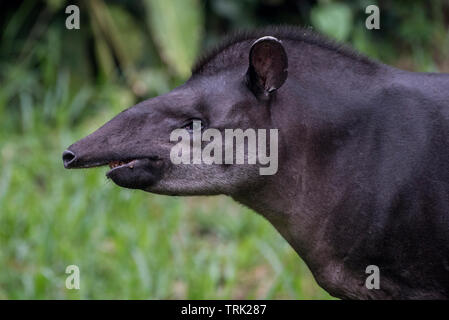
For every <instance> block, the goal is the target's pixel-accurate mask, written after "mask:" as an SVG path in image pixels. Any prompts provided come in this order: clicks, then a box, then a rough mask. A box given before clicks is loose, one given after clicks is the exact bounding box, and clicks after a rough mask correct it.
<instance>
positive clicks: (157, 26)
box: [145, 0, 203, 78]
mask: <svg viewBox="0 0 449 320" xmlns="http://www.w3.org/2000/svg"><path fill="white" fill-rule="evenodd" d="M145 4H146V9H147V20H148V25H149V26H150V31H151V34H152V35H153V37H154V39H155V42H156V45H157V47H158V49H159V51H160V55H161V57H162V59H163V60H164V62H165V63H167V64H168V65H169V66H170V67H171V68H172V69H173V70H174V71H175V72H176V73H177V74H178V75H179V76H181V77H184V78H185V77H188V76H189V75H190V69H191V66H192V64H193V62H194V60H195V58H196V55H197V54H198V49H199V45H200V39H201V30H202V25H203V15H202V13H203V10H202V8H200V5H199V1H197V0H146V1H145Z"/></svg>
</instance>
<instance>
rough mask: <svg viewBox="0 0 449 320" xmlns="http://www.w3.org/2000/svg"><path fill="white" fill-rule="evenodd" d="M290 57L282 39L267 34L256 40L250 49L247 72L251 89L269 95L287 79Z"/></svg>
mask: <svg viewBox="0 0 449 320" xmlns="http://www.w3.org/2000/svg"><path fill="white" fill-rule="evenodd" d="M287 68H288V58H287V53H286V52H285V49H284V46H283V45H282V43H281V41H280V40H278V39H276V38H275V37H271V36H266V37H262V38H260V39H258V40H256V41H255V42H254V43H253V45H252V46H251V49H250V51H249V68H248V72H247V77H248V82H249V86H250V89H251V90H252V91H253V92H254V93H255V94H261V93H262V94H265V95H268V94H270V93H272V92H274V91H275V90H277V89H279V88H280V87H281V86H282V85H283V84H284V82H285V80H286V79H287V74H288V73H287Z"/></svg>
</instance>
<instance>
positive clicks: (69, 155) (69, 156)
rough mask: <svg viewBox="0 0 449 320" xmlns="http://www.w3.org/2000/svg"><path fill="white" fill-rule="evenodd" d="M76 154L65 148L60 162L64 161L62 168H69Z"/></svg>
mask: <svg viewBox="0 0 449 320" xmlns="http://www.w3.org/2000/svg"><path fill="white" fill-rule="evenodd" d="M75 159H76V155H75V153H73V152H72V151H70V150H65V151H64V152H63V153H62V162H63V163H64V168H66V169H70V168H71V165H72V164H73V163H74V162H75Z"/></svg>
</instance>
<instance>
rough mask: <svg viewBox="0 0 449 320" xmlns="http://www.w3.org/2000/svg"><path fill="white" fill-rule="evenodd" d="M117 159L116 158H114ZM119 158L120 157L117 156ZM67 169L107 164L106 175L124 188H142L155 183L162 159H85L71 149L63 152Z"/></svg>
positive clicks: (160, 171) (159, 173) (159, 174)
mask: <svg viewBox="0 0 449 320" xmlns="http://www.w3.org/2000/svg"><path fill="white" fill-rule="evenodd" d="M116 159H117V158H116ZM119 159H120V158H119ZM63 161H64V166H65V167H66V168H68V169H74V168H93V167H101V166H109V168H110V170H109V171H108V172H107V173H106V177H108V178H109V179H111V180H112V181H114V183H116V184H117V185H119V186H121V187H125V188H132V189H144V188H147V187H148V186H151V185H152V184H153V183H155V182H156V181H157V180H159V178H160V177H161V174H162V160H161V159H160V158H158V157H151V156H149V157H144V158H142V157H129V158H124V159H121V160H115V159H114V160H107V157H105V159H98V158H96V159H92V158H91V159H86V158H85V157H77V156H76V155H75V153H74V152H73V151H70V150H66V151H65V152H64V154H63Z"/></svg>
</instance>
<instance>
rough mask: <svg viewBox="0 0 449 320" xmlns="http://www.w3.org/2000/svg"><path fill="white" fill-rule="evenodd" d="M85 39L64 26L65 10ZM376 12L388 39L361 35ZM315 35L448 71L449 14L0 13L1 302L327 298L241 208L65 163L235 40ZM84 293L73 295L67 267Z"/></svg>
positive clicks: (214, 8) (201, 5)
mask: <svg viewBox="0 0 449 320" xmlns="http://www.w3.org/2000/svg"><path fill="white" fill-rule="evenodd" d="M69 4H77V5H78V6H79V7H80V9H81V29H80V30H67V29H66V28H65V19H66V17H67V15H66V14H65V7H66V6H67V5H69ZM369 4H377V5H378V6H379V7H380V8H381V29H380V30H375V31H368V30H366V28H365V27H364V24H365V19H366V17H367V15H366V14H365V7H366V6H367V5H369ZM278 23H282V24H294V25H302V26H306V27H313V28H315V29H317V30H319V31H321V32H322V33H325V34H327V35H329V36H330V37H334V38H337V39H338V40H340V41H344V42H348V43H350V44H351V45H352V46H354V47H355V48H356V49H358V50H360V51H361V52H363V53H365V54H367V55H369V56H371V57H373V58H376V59H379V60H381V61H383V62H386V63H389V64H393V65H396V66H399V67H402V68H405V69H408V70H416V71H440V72H449V36H448V33H449V2H448V1H443V0H439V1H438V0H436V1H405V0H404V1H380V0H379V1H374V0H369V1H365V0H358V1H347V2H344V1H330V0H329V1H311V0H310V1H289V0H262V1H256V0H209V1H204V2H200V1H197V0H138V1H124V0H123V1H122V0H115V1H104V0H89V1H70V2H69V1H64V0H47V1H42V0H41V1H31V0H29V1H2V3H1V4H0V27H1V42H0V57H1V59H0V84H1V85H0V298H1V299H66V298H69V299H77V298H83V299H84V298H85V299H99V298H114V299H115V298H120V299H121V298H137V299H154V298H156V299H159V298H161V299H163V298H192V299H200V298H210V299H215V298H224V299H227V298H249V299H251V298H262V299H265V298H268V299H271V298H287V299H303V298H307V299H316V298H329V296H328V295H327V294H326V293H325V292H324V291H323V290H321V289H320V288H319V287H318V286H317V285H316V283H315V281H314V280H313V278H312V277H311V275H310V272H309V271H308V269H307V267H306V266H305V264H304V263H302V262H301V260H300V259H299V258H298V257H297V255H296V254H295V253H294V252H293V250H292V249H291V248H290V247H289V246H288V244H287V243H286V242H285V241H284V240H283V239H282V238H281V237H280V236H279V235H278V234H277V232H276V231H275V230H274V228H272V227H271V225H269V224H268V222H267V221H265V220H264V219H263V218H262V217H260V216H258V215H257V214H255V213H253V212H250V210H248V209H245V208H243V207H241V206H239V205H238V204H235V203H233V202H232V201H231V200H229V199H226V198H223V197H214V198H174V197H173V198H170V197H163V196H155V195H150V194H144V193H143V192H139V191H129V190H124V189H119V188H118V187H116V186H115V185H113V184H112V183H110V182H108V181H107V180H106V178H105V176H104V173H105V172H104V171H105V170H104V169H101V168H100V169H92V170H86V171H77V172H73V171H66V170H64V169H63V167H62V163H61V152H62V151H63V150H64V149H65V148H66V147H67V146H68V145H70V144H71V143H72V142H74V141H75V140H77V139H79V138H81V137H83V136H85V135H86V134H87V133H90V132H91V131H93V130H94V129H95V128H97V127H98V126H99V125H101V124H103V123H104V122H105V121H106V120H108V119H110V118H111V117H112V116H113V115H115V114H116V113H118V112H119V111H121V110H122V109H124V108H126V107H129V106H131V105H133V104H134V103H136V102H137V101H140V100H143V99H146V98H149V97H152V96H155V95H159V94H162V93H165V92H167V91H169V90H170V89H172V88H173V87H175V86H177V85H179V84H180V83H182V82H183V81H185V80H186V79H187V78H188V77H189V73H190V67H191V65H192V63H193V62H194V59H195V57H196V56H197V55H198V54H199V53H200V52H201V51H202V50H203V48H205V47H207V46H210V45H212V44H214V43H216V42H217V41H218V40H219V39H220V38H221V37H222V36H223V35H225V34H227V33H229V32H231V31H233V30H235V29H239V28H249V27H256V26H265V25H267V24H278ZM70 264H76V265H78V266H79V267H80V270H81V290H67V289H66V288H65V277H66V275H65V273H64V272H65V268H66V266H68V265H70Z"/></svg>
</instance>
